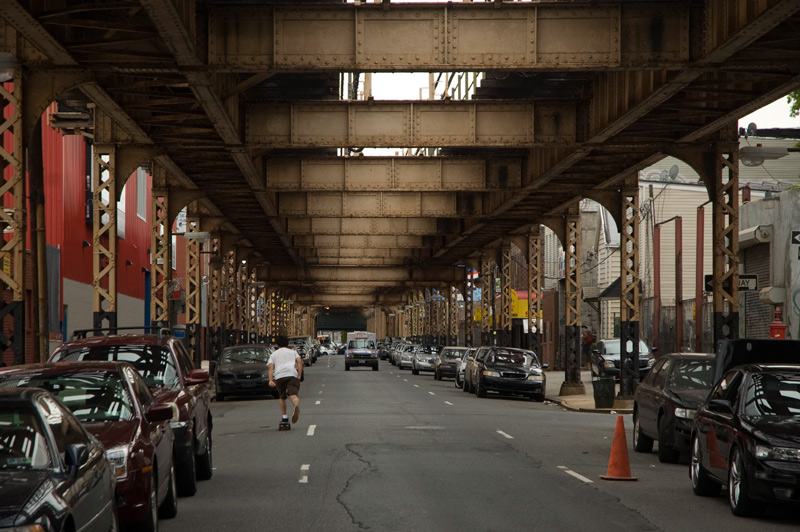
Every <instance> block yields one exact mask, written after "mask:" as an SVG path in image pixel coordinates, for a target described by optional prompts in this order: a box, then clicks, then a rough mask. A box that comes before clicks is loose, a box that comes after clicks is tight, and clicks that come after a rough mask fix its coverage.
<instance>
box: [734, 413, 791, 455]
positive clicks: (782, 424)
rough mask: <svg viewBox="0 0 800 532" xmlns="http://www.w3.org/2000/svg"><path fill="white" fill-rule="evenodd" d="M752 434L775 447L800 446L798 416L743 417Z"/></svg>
mask: <svg viewBox="0 0 800 532" xmlns="http://www.w3.org/2000/svg"><path fill="white" fill-rule="evenodd" d="M745 420H746V421H747V422H749V424H750V426H751V427H752V429H751V430H752V431H753V435H754V436H756V437H757V438H759V439H761V440H764V441H765V442H767V443H768V444H769V445H773V446H775V447H794V448H800V418H798V417H797V416H769V417H747V418H745Z"/></svg>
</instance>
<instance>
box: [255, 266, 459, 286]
mask: <svg viewBox="0 0 800 532" xmlns="http://www.w3.org/2000/svg"><path fill="white" fill-rule="evenodd" d="M308 270H309V271H310V274H311V276H312V277H313V279H314V282H315V283H325V282H359V283H360V282H375V283H387V282H389V283H398V282H425V283H455V282H457V280H458V279H460V277H461V275H460V274H459V271H460V270H459V268H456V267H452V268H427V269H424V270H422V269H417V268H407V267H406V268H397V267H388V268H330V267H326V266H316V267H309V268H308ZM267 272H268V273H267V278H268V279H269V280H270V282H281V281H295V280H297V279H302V278H304V275H300V274H302V273H303V272H298V268H294V267H290V266H270V267H269V268H268V269H267Z"/></svg>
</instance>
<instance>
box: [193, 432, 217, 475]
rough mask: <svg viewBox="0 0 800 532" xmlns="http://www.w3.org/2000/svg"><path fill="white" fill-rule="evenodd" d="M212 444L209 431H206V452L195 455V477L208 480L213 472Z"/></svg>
mask: <svg viewBox="0 0 800 532" xmlns="http://www.w3.org/2000/svg"><path fill="white" fill-rule="evenodd" d="M212 449H213V445H212V442H211V433H210V432H209V433H208V445H206V452H205V453H204V454H201V455H200V456H198V457H197V478H198V479H199V480H208V479H210V478H211V475H213V474H214V467H213V466H214V455H213V454H212V452H211V451H212Z"/></svg>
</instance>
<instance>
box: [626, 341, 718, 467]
mask: <svg viewBox="0 0 800 532" xmlns="http://www.w3.org/2000/svg"><path fill="white" fill-rule="evenodd" d="M714 358H715V357H714V354H713V353H669V354H666V355H663V356H661V357H660V358H659V359H658V361H656V363H655V365H654V366H653V369H652V370H651V371H650V372H649V373H648V374H647V375H646V376H645V378H644V379H643V380H642V382H641V383H640V384H639V386H638V387H637V388H636V393H635V394H634V396H633V450H634V451H636V452H639V453H649V452H651V451H652V450H653V441H658V459H659V461H661V462H669V463H675V462H677V461H678V459H679V458H680V453H681V452H688V451H689V449H690V443H691V441H690V438H691V435H692V420H693V419H694V415H695V413H696V412H697V408H698V407H699V406H700V405H701V404H703V401H705V399H706V397H707V396H708V393H709V392H710V391H711V385H712V382H711V380H712V378H713V375H714Z"/></svg>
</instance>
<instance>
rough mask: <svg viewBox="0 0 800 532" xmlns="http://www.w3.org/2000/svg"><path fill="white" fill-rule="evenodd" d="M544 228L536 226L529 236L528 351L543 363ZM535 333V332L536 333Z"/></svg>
mask: <svg viewBox="0 0 800 532" xmlns="http://www.w3.org/2000/svg"><path fill="white" fill-rule="evenodd" d="M543 273H544V261H543V260H542V226H541V225H539V226H535V227H534V228H533V230H532V231H531V232H530V233H529V234H528V346H527V347H528V349H530V350H532V351H533V352H534V353H536V355H537V356H538V357H539V359H540V362H541V361H542V360H541V358H542V328H541V326H540V324H541V321H540V320H541V318H542V295H543V290H542V276H543ZM534 331H535V332H534Z"/></svg>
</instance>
